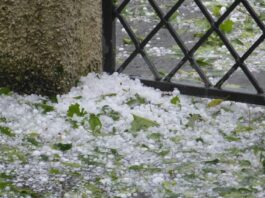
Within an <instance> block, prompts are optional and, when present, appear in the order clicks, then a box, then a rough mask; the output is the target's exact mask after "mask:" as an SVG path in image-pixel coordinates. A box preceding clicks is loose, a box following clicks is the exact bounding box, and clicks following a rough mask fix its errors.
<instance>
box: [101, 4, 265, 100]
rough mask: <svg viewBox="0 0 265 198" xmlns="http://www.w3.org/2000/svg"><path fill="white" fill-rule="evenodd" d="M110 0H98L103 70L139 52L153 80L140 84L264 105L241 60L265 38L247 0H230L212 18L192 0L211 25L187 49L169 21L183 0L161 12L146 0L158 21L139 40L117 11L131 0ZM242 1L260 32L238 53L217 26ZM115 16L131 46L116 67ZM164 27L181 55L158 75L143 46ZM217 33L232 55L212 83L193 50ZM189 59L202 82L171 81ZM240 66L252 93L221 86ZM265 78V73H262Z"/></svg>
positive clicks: (264, 30) (110, 70)
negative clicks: (167, 70) (116, 1)
mask: <svg viewBox="0 0 265 198" xmlns="http://www.w3.org/2000/svg"><path fill="white" fill-rule="evenodd" d="M113 1H114V0H102V10H103V38H102V45H103V71H105V72H107V73H110V74H112V73H113V72H119V73H120V72H122V71H123V70H124V69H125V68H126V67H127V66H128V64H129V63H130V62H131V61H132V60H133V59H134V58H135V57H136V55H138V54H140V55H141V56H142V57H143V59H144V61H145V62H146V64H147V65H148V66H149V69H150V70H151V72H152V74H153V75H154V80H146V79H140V80H141V82H142V83H143V84H145V85H146V86H151V87H154V88H158V89H160V90H162V91H172V90H174V89H175V88H178V89H179V90H180V92H181V93H182V94H186V95H191V96H199V97H207V98H222V99H226V100H231V101H238V102H244V103H251V104H258V105H265V94H264V90H263V88H262V87H261V86H260V84H259V82H258V81H257V80H256V79H255V77H254V76H253V74H252V73H251V72H250V70H249V69H248V67H247V66H246V64H245V60H246V59H247V58H248V57H249V56H250V55H251V54H252V53H253V52H254V51H255V49H256V48H257V47H258V46H259V45H260V44H261V43H262V42H263V41H264V40H265V25H264V23H263V22H262V20H261V19H259V16H258V15H257V13H256V12H255V10H254V9H253V8H252V6H251V5H250V4H249V2H248V0H234V2H233V3H232V4H231V6H230V7H229V8H228V9H227V10H226V11H225V12H224V13H223V15H222V16H220V17H219V19H218V20H217V21H215V20H214V19H213V17H212V15H211V14H210V13H209V11H208V10H207V8H206V7H205V6H204V5H203V3H202V1H201V0H194V2H195V3H196V4H197V6H198V7H199V9H200V11H201V12H202V13H203V15H204V16H205V17H206V19H207V20H208V22H209V24H210V25H211V27H210V28H209V29H208V31H206V33H205V34H204V35H203V36H202V37H201V38H200V39H199V41H198V42H197V43H196V44H195V45H194V46H193V47H192V49H191V50H189V49H188V48H187V47H186V46H185V44H184V42H183V41H182V40H181V38H180V36H179V35H178V33H177V32H176V31H175V30H174V28H173V26H172V25H171V24H170V22H169V19H170V17H171V16H172V15H173V14H174V13H175V11H177V9H178V8H179V7H180V6H181V5H182V3H183V2H184V1H185V0H178V1H177V2H176V3H175V5H174V6H173V7H171V9H170V10H169V11H168V12H167V13H166V14H164V13H163V11H162V10H161V9H160V8H159V6H158V4H157V3H156V1H155V0H148V1H149V4H150V5H151V6H152V8H153V9H154V11H155V12H156V14H157V16H158V17H159V18H160V22H159V23H158V24H157V25H156V26H155V28H153V30H152V31H151V32H150V33H149V34H148V35H147V36H146V37H145V39H143V40H142V41H140V40H139V39H137V37H136V35H135V34H134V32H133V30H132V29H131V27H130V25H129V24H128V22H127V21H126V19H125V18H124V17H123V16H122V15H121V12H122V10H123V9H124V8H125V7H126V5H127V4H128V3H129V2H130V1H131V0H123V1H122V2H121V4H120V5H119V6H118V7H115V6H114V3H113ZM239 4H242V5H243V6H244V7H245V8H246V10H247V11H248V12H249V14H250V15H251V17H252V18H253V19H254V20H255V22H256V23H257V25H258V26H259V28H260V29H261V31H262V35H261V36H260V37H259V38H258V39H257V40H256V42H255V43H254V44H253V45H252V46H251V47H250V48H249V49H248V50H247V51H246V52H245V53H244V54H243V56H240V55H239V54H238V53H237V51H236V50H235V48H234V47H233V46H232V44H231V43H230V42H229V40H228V39H227V37H226V35H225V34H224V33H223V32H222V31H221V30H220V28H219V26H220V25H221V24H222V23H223V22H224V21H225V19H226V18H227V17H228V16H229V14H230V13H231V12H232V11H233V10H234V9H235V8H236V7H237V6H238V5H239ZM116 19H119V21H120V23H121V24H122V26H123V27H124V29H125V30H126V32H127V33H128V35H129V37H130V39H131V40H132V42H133V44H134V46H135V50H134V51H133V52H132V53H131V54H130V56H129V57H128V58H127V59H126V60H125V61H124V62H123V64H121V65H120V66H119V67H118V69H115V68H116V63H115V56H116V54H115V50H116ZM163 26H164V27H165V28H166V29H167V30H168V31H169V33H170V34H171V35H172V37H173V38H174V40H175V41H176V43H177V44H178V46H179V47H180V49H181V50H182V52H183V54H184V56H183V58H182V60H181V61H180V62H179V63H178V64H177V65H176V66H175V67H174V68H173V70H172V71H170V73H169V74H168V75H167V76H166V77H164V78H162V77H161V76H160V74H159V72H158V71H157V70H156V67H155V66H154V64H153V63H152V61H151V60H150V58H149V57H148V54H147V53H146V52H145V49H144V47H145V46H146V44H147V43H148V42H149V41H150V40H151V39H152V37H153V36H154V35H155V34H156V33H157V32H158V31H159V30H160V29H161V28H162V27H163ZM214 32H215V33H217V35H218V36H219V37H220V39H221V40H222V41H223V43H224V45H225V46H226V48H227V49H228V51H229V52H230V53H231V55H232V56H233V58H234V59H235V64H234V65H233V66H232V67H231V68H230V70H229V71H228V72H227V73H226V74H225V75H224V76H223V77H222V78H221V79H220V80H219V81H218V82H217V83H216V84H215V85H213V84H212V83H211V82H210V81H209V79H208V78H207V76H206V75H205V73H204V72H203V70H202V69H201V68H200V66H199V65H198V63H197V62H196V60H195V58H194V53H195V52H196V50H197V49H198V48H199V47H200V46H201V45H202V44H203V43H204V42H205V41H206V40H207V39H208V37H209V36H210V35H211V34H212V33H214ZM187 61H189V62H190V63H191V66H192V67H193V68H194V69H195V70H196V71H197V73H198V74H199V76H200V78H201V79H202V80H203V82H204V86H197V85H192V84H187V83H172V82H170V81H171V78H172V77H173V76H174V75H175V74H176V72H177V71H178V70H179V69H180V68H181V67H182V66H183V65H184V64H185V63H186V62H187ZM238 68H240V69H242V71H243V72H244V74H245V75H246V77H247V78H248V79H249V81H250V82H251V84H252V85H253V86H254V88H255V90H256V92H257V93H256V94H254V93H248V92H239V91H230V90H224V89H222V85H223V84H224V82H225V81H226V80H228V79H229V78H230V76H231V75H232V74H233V73H234V72H235V71H236V70H237V69H238ZM264 78H265V76H264Z"/></svg>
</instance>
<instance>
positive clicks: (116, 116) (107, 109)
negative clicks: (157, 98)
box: [102, 105, 120, 121]
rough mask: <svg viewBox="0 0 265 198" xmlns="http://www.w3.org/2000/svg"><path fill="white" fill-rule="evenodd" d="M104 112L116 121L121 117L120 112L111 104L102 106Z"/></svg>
mask: <svg viewBox="0 0 265 198" xmlns="http://www.w3.org/2000/svg"><path fill="white" fill-rule="evenodd" d="M102 113H103V114H104V115H107V116H109V117H111V118H112V119H113V120H114V121H117V120H119V119H120V113H119V112H117V111H114V110H113V109H112V108H111V107H110V106H108V105H105V106H103V107H102Z"/></svg>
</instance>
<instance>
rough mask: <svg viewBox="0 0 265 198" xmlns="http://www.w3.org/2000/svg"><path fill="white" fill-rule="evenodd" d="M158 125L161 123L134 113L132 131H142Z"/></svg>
mask: <svg viewBox="0 0 265 198" xmlns="http://www.w3.org/2000/svg"><path fill="white" fill-rule="evenodd" d="M158 126H159V124H158V123H157V122H155V121H152V120H149V119H147V118H143V117H140V116H137V115H133V122H132V123H131V130H132V131H140V130H144V129H148V128H149V127H158Z"/></svg>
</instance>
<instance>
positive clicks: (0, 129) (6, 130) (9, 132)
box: [0, 126, 16, 137]
mask: <svg viewBox="0 0 265 198" xmlns="http://www.w3.org/2000/svg"><path fill="white" fill-rule="evenodd" d="M0 134H3V135H6V136H9V137H15V136H16V135H15V133H13V131H12V130H11V129H10V128H8V127H2V126H0Z"/></svg>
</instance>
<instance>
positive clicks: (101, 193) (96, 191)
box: [85, 182, 106, 198]
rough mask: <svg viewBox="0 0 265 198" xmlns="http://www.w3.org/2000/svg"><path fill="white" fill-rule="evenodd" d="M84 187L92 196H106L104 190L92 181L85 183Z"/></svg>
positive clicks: (96, 197)
mask: <svg viewBox="0 0 265 198" xmlns="http://www.w3.org/2000/svg"><path fill="white" fill-rule="evenodd" d="M85 187H86V188H87V189H88V190H89V191H90V192H91V193H92V198H101V197H106V196H105V195H104V194H105V192H104V190H102V189H101V188H100V187H98V185H96V184H94V183H92V182H89V183H86V184H85Z"/></svg>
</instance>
